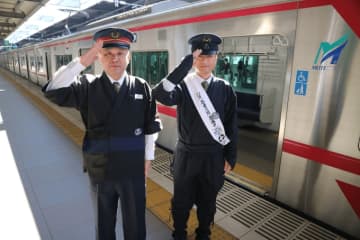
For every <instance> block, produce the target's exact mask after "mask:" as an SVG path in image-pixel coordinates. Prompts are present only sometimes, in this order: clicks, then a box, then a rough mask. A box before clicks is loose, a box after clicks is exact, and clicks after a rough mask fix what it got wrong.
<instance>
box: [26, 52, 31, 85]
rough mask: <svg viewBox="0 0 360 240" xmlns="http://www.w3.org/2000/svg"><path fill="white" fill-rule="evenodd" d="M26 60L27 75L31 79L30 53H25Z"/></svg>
mask: <svg viewBox="0 0 360 240" xmlns="http://www.w3.org/2000/svg"><path fill="white" fill-rule="evenodd" d="M25 61H26V75H27V79H28V80H30V69H29V67H30V65H29V55H28V54H27V53H26V54H25Z"/></svg>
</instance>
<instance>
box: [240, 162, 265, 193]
mask: <svg viewBox="0 0 360 240" xmlns="http://www.w3.org/2000/svg"><path fill="white" fill-rule="evenodd" d="M233 171H234V172H235V173H237V174H239V175H241V176H243V177H244V178H247V179H250V180H251V181H253V182H256V183H258V184H259V185H260V186H263V188H265V189H271V186H272V177H271V176H268V175H265V174H263V173H260V172H258V171H255V170H253V169H251V168H248V167H246V166H244V165H241V164H238V163H236V165H235V167H234V169H233Z"/></svg>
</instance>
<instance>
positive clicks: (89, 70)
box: [80, 48, 94, 74]
mask: <svg viewBox="0 0 360 240" xmlns="http://www.w3.org/2000/svg"><path fill="white" fill-rule="evenodd" d="M89 49H90V48H81V49H80V56H82V55H84V54H85V53H86V52H87V51H88V50H89ZM86 73H88V74H94V63H93V64H91V65H90V66H88V67H87V68H85V69H84V70H83V71H82V72H81V74H86Z"/></svg>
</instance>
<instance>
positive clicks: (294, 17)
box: [0, 0, 360, 238]
mask: <svg viewBox="0 0 360 240" xmlns="http://www.w3.org/2000/svg"><path fill="white" fill-rule="evenodd" d="M174 2H181V1H164V2H160V3H158V4H156V5H152V6H151V5H149V6H145V7H144V8H148V9H146V11H144V14H143V15H141V16H139V15H138V16H136V17H133V18H131V17H128V18H123V17H121V18H120V17H119V19H118V20H116V17H115V18H114V19H115V21H113V22H111V23H106V24H105V22H104V24H103V25H102V26H101V27H95V28H92V29H88V30H85V31H83V32H79V33H74V34H71V35H69V36H64V37H61V38H59V39H55V40H51V41H48V42H42V43H38V44H34V45H29V46H26V47H23V48H20V49H14V50H11V51H7V52H2V53H1V54H0V61H1V66H2V67H4V68H7V69H8V70H10V71H11V72H14V73H16V74H18V75H20V76H22V77H23V78H24V79H27V80H29V81H32V82H33V83H35V84H38V85H39V86H43V85H44V84H46V83H47V81H48V80H51V78H52V75H53V73H54V72H55V71H56V70H57V69H58V68H59V67H60V66H62V65H64V64H67V63H68V62H70V61H71V60H72V59H74V58H76V57H78V56H80V55H82V54H83V53H84V52H86V51H87V50H88V49H89V48H90V47H91V46H92V44H93V41H92V34H93V33H94V32H95V31H97V30H99V29H100V28H104V27H122V28H128V29H130V30H132V31H134V32H136V34H137V39H138V40H137V43H136V44H133V46H132V59H131V63H130V67H129V72H130V73H131V74H133V75H137V76H141V77H143V78H144V79H146V80H147V81H149V83H150V84H151V85H155V84H157V83H158V82H159V81H160V80H161V79H162V78H164V77H165V76H166V75H167V74H168V72H169V71H170V70H171V69H173V68H174V67H175V66H176V65H177V64H178V63H179V62H180V60H181V58H182V57H183V56H185V55H186V54H189V52H190V48H189V46H188V44H187V39H189V37H190V36H192V35H195V34H198V33H203V32H211V33H215V34H217V35H219V36H220V37H221V38H222V40H223V42H222V45H221V47H220V51H219V56H218V65H217V67H216V71H215V74H216V75H218V76H220V77H222V78H224V79H225V80H226V81H228V82H229V83H230V84H231V85H232V87H233V88H234V90H235V92H236V94H237V97H238V109H237V111H238V119H239V129H240V130H242V131H240V134H239V139H246V141H242V142H241V141H240V144H239V149H241V148H244V146H246V149H242V150H239V156H238V164H242V163H243V162H249V166H248V167H250V168H252V167H251V163H252V162H256V161H257V160H256V159H255V158H256V156H255V155H256V154H259V152H262V153H264V154H265V156H263V158H265V161H268V163H266V164H269V165H266V166H265V167H264V168H269V169H270V172H269V173H268V174H267V175H269V176H270V177H271V180H272V181H271V184H270V186H267V187H264V188H265V189H266V192H267V194H268V195H269V197H270V198H273V199H275V200H277V201H279V202H281V203H284V204H286V205H288V206H290V207H292V208H294V209H296V210H299V211H301V212H303V213H304V214H306V215H309V216H311V217H313V218H315V219H317V220H320V221H321V222H324V223H325V224H328V225H330V226H332V227H334V228H335V229H338V230H340V231H342V232H343V233H345V234H348V235H349V236H353V237H356V238H359V237H360V228H359V226H360V204H359V203H360V124H359V122H360V107H359V102H360V97H359V93H360V82H359V78H360V68H359V66H360V42H359V36H360V25H359V22H358V20H357V13H358V12H360V6H359V3H358V2H357V1H355V0H354V1H353V0H351V1H330V0H329V1H321V0H302V1H291V0H290V1H277V0H257V1H238V0H226V1H215V0H213V1H201V2H199V3H195V4H191V5H189V6H187V5H184V6H183V7H179V8H176V9H174V8H173V7H172V6H173V5H172V4H173V3H174ZM129 16H130V15H129ZM100 71H101V67H100V66H99V64H98V63H95V64H94V65H92V66H90V67H88V68H87V69H86V70H85V71H84V72H85V73H92V74H99V73H100ZM158 111H159V113H160V117H161V119H162V121H163V124H164V130H163V131H162V132H161V134H160V137H159V139H158V142H157V143H158V144H159V145H160V146H162V147H164V148H166V149H168V150H173V149H174V146H175V144H176V138H177V133H176V108H175V107H166V106H163V105H160V104H159V105H158ZM243 129H245V130H243ZM264 142H265V143H267V145H266V144H265V145H262V144H263V143H264ZM247 144H250V145H251V144H252V145H251V146H248V145H247ZM262 146H264V147H262ZM248 151H253V154H250V153H248ZM252 156H254V158H252ZM269 162H270V163H269ZM269 166H270V167H269ZM260 168H261V167H260ZM262 170H263V169H260V171H262ZM239 175H241V172H239ZM237 176H238V175H236V174H235V178H236V177H237ZM250 182H254V181H250ZM254 184H255V185H256V184H257V183H256V182H255V183H254ZM260 185H261V184H260Z"/></svg>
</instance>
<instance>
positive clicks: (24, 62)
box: [20, 56, 26, 69]
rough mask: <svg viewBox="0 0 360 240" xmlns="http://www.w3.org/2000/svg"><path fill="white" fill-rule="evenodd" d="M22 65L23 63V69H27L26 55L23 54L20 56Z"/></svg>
mask: <svg viewBox="0 0 360 240" xmlns="http://www.w3.org/2000/svg"><path fill="white" fill-rule="evenodd" d="M20 65H21V69H26V60H25V56H21V58H20Z"/></svg>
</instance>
